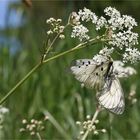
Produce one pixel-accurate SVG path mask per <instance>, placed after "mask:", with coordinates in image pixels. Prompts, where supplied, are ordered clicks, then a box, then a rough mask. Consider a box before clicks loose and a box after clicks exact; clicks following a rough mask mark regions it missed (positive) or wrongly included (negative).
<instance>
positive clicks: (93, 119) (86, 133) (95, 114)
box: [81, 107, 100, 140]
mask: <svg viewBox="0 0 140 140" xmlns="http://www.w3.org/2000/svg"><path fill="white" fill-rule="evenodd" d="M99 112H100V108H99V107H98V108H97V109H96V112H95V113H94V116H93V118H92V120H91V125H93V124H94V122H95V120H96V118H97V116H98V114H99ZM89 132H90V131H89V130H88V129H87V131H86V132H85V134H84V135H83V137H82V138H81V140H85V139H86V138H87V136H88V133H89Z"/></svg>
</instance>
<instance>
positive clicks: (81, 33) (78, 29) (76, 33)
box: [71, 24, 89, 41]
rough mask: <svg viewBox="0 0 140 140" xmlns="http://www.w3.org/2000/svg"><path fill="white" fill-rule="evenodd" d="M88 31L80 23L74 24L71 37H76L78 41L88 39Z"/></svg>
mask: <svg viewBox="0 0 140 140" xmlns="http://www.w3.org/2000/svg"><path fill="white" fill-rule="evenodd" d="M88 31H89V30H88V29H87V28H86V27H84V26H83V25H82V24H81V25H76V26H74V27H73V30H72V34H71V37H73V38H75V37H78V38H79V39H80V41H83V40H88V39H89V36H88V35H87V32H88Z"/></svg>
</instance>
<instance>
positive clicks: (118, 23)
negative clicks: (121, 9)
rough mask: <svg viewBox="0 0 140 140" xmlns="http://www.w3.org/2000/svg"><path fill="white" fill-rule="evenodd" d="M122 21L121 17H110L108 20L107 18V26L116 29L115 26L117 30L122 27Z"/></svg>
mask: <svg viewBox="0 0 140 140" xmlns="http://www.w3.org/2000/svg"><path fill="white" fill-rule="evenodd" d="M123 23H124V20H123V19H122V18H121V17H117V18H116V17H111V18H110V19H109V20H108V24H109V25H108V26H109V27H110V28H111V29H112V30H116V29H117V28H118V29H119V30H122V29H123V26H122V25H123Z"/></svg>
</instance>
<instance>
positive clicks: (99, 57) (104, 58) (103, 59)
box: [93, 54, 108, 65]
mask: <svg viewBox="0 0 140 140" xmlns="http://www.w3.org/2000/svg"><path fill="white" fill-rule="evenodd" d="M107 60H108V57H107V56H105V55H101V54H97V55H95V56H94V57H93V61H94V62H95V64H96V65H101V63H103V62H106V61H107Z"/></svg>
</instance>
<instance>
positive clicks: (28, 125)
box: [19, 116, 48, 135]
mask: <svg viewBox="0 0 140 140" xmlns="http://www.w3.org/2000/svg"><path fill="white" fill-rule="evenodd" d="M47 120H48V116H45V118H44V120H43V121H42V120H36V119H31V120H30V121H27V120H26V119H23V120H22V124H23V125H24V126H23V127H22V128H20V130H19V131H20V132H29V134H30V135H37V134H38V133H40V132H41V131H43V130H44V129H45V126H44V125H45V124H44V121H47Z"/></svg>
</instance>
